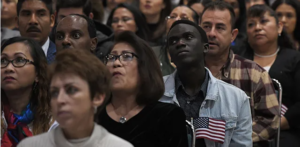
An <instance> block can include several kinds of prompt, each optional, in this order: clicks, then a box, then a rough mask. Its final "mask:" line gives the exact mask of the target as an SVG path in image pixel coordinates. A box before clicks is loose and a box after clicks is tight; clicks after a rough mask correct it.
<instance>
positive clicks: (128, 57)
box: [105, 52, 139, 65]
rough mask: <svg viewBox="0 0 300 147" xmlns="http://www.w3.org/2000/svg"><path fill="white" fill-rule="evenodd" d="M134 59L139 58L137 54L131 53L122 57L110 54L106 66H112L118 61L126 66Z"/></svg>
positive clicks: (123, 54)
mask: <svg viewBox="0 0 300 147" xmlns="http://www.w3.org/2000/svg"><path fill="white" fill-rule="evenodd" d="M134 57H136V58H139V57H138V56H137V55H136V54H135V53H129V52H127V53H122V54H121V55H114V54H108V55H107V56H106V60H105V64H106V65H111V64H113V63H114V62H115V61H116V60H117V59H119V61H120V62H121V63H122V64H124V63H125V64H126V63H127V62H129V61H132V60H133V58H134Z"/></svg>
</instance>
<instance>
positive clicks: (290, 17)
mask: <svg viewBox="0 0 300 147" xmlns="http://www.w3.org/2000/svg"><path fill="white" fill-rule="evenodd" d="M276 13H277V16H278V18H279V21H280V22H282V24H283V26H284V28H285V29H286V31H287V32H288V33H289V34H291V35H292V34H293V33H294V30H295V28H296V23H297V14H296V10H295V9H294V8H293V7H292V6H291V5H288V4H281V5H280V6H278V7H277V9H276ZM299 21H300V20H299Z"/></svg>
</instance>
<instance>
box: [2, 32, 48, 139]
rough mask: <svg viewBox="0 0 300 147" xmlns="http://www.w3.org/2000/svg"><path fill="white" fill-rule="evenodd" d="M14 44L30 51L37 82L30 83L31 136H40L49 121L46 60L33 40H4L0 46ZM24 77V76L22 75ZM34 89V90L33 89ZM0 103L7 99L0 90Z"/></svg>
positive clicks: (3, 47)
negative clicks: (21, 45) (22, 45)
mask: <svg viewBox="0 0 300 147" xmlns="http://www.w3.org/2000/svg"><path fill="white" fill-rule="evenodd" d="M14 43H23V44H24V45H26V46H28V48H29V49H30V55H31V57H32V59H33V62H34V64H33V65H34V67H35V71H36V73H37V77H38V80H39V81H38V82H37V83H36V84H34V83H32V89H33V90H32V92H31V93H32V94H31V99H30V103H31V107H32V110H34V121H33V134H34V135H36V134H41V133H44V132H46V131H48V129H49V127H50V125H49V123H50V119H51V114H50V112H51V108H50V94H49V80H48V78H47V59H46V56H45V53H44V51H43V49H42V47H41V46H40V45H39V43H38V42H36V41H35V40H33V39H29V38H24V37H13V38H10V39H8V40H6V41H5V42H4V43H3V44H2V46H1V53H2V52H3V50H4V49H5V48H6V47H7V46H9V45H11V44H14ZM23 76H26V75H23ZM34 87H35V88H34ZM1 91H2V92H1V98H2V99H1V102H4V103H7V102H8V100H7V97H6V95H5V92H4V91H3V89H1Z"/></svg>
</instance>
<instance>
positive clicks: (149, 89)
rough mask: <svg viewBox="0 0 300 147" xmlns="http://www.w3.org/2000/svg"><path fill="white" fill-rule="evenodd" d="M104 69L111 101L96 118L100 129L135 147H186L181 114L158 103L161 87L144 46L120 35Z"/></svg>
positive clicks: (157, 70)
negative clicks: (107, 78)
mask: <svg viewBox="0 0 300 147" xmlns="http://www.w3.org/2000/svg"><path fill="white" fill-rule="evenodd" d="M106 66H107V67H108V69H109V71H110V73H111V75H112V79H111V91H112V97H111V101H110V102H109V103H108V104H107V106H106V108H105V109H104V111H103V112H102V113H101V114H100V115H99V117H98V118H99V123H100V125H102V126H103V127H105V128H106V129H107V130H108V131H109V132H111V133H112V134H115V135H117V136H119V137H121V138H123V139H125V140H127V141H129V142H130V143H132V144H133V145H134V146H135V147H187V145H188V144H187V134H186V128H185V115H184V112H183V110H182V109H181V108H179V107H177V106H172V105H170V104H164V103H161V102H158V100H159V99H160V98H161V96H162V95H163V93H164V83H163V79H162V74H161V71H160V67H159V64H158V61H157V58H156V57H155V55H154V53H153V51H152V49H151V48H150V47H149V46H148V45H147V43H146V42H145V41H143V40H142V39H140V38H139V37H137V36H136V35H135V34H134V33H132V32H129V31H125V32H122V33H121V34H120V35H119V36H118V37H117V39H116V42H115V45H114V47H113V48H112V50H111V51H110V54H108V55H107V59H106Z"/></svg>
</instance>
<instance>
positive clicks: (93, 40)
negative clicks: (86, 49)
mask: <svg viewBox="0 0 300 147" xmlns="http://www.w3.org/2000/svg"><path fill="white" fill-rule="evenodd" d="M97 44H98V39H97V37H95V38H92V41H91V52H92V53H94V52H95V51H96V48H97Z"/></svg>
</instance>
